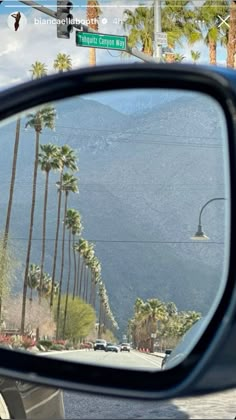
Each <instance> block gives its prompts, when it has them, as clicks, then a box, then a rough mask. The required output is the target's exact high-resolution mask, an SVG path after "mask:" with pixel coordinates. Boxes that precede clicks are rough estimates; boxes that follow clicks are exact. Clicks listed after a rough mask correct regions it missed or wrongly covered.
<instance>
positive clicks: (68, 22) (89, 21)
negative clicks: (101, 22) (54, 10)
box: [34, 18, 98, 25]
mask: <svg viewBox="0 0 236 420" xmlns="http://www.w3.org/2000/svg"><path fill="white" fill-rule="evenodd" d="M34 24H35V25H89V24H92V25H94V24H98V19H96V18H94V19H93V18H92V19H76V18H73V19H55V18H49V19H43V18H34Z"/></svg>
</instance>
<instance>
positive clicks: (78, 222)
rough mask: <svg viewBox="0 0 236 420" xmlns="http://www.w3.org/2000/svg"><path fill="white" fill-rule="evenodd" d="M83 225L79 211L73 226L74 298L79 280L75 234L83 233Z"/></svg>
mask: <svg viewBox="0 0 236 420" xmlns="http://www.w3.org/2000/svg"><path fill="white" fill-rule="evenodd" d="M82 229H83V226H82V223H81V216H80V213H79V212H78V211H77V215H76V217H75V221H74V224H73V226H72V232H71V233H72V237H73V245H72V249H73V259H74V286H73V299H74V298H75V291H76V281H77V262H76V244H75V236H76V235H81V232H82Z"/></svg>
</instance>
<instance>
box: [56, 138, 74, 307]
mask: <svg viewBox="0 0 236 420" xmlns="http://www.w3.org/2000/svg"><path fill="white" fill-rule="evenodd" d="M58 155H59V157H60V180H59V185H62V179H63V174H64V168H67V169H69V170H70V171H72V172H76V171H78V167H77V163H76V162H77V158H76V155H75V152H74V150H73V149H72V148H71V147H70V146H68V145H67V144H65V145H63V146H61V147H60V148H58ZM61 197H62V189H61V188H58V204H57V224H56V237H55V245H54V256H53V270H52V294H51V298H50V307H51V308H52V306H53V298H54V293H53V290H54V289H53V287H54V282H55V275H56V264H57V249H58V238H59V230H60V217H61Z"/></svg>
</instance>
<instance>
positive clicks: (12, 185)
mask: <svg viewBox="0 0 236 420" xmlns="http://www.w3.org/2000/svg"><path fill="white" fill-rule="evenodd" d="M20 123H21V120H20V118H17V121H16V134H15V144H14V152H13V162H12V172H11V182H10V190H9V199H8V206H7V216H6V222H5V229H4V235H3V243H2V253H1V262H0V269H1V278H2V279H4V277H5V275H4V270H5V269H6V267H5V260H6V250H7V245H8V236H9V230H10V220H11V210H12V203H13V195H14V188H15V178H16V165H17V157H18V148H19V141H20ZM1 316H2V285H1V286H0V320H1Z"/></svg>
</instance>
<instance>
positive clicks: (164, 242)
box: [9, 237, 225, 245]
mask: <svg viewBox="0 0 236 420" xmlns="http://www.w3.org/2000/svg"><path fill="white" fill-rule="evenodd" d="M9 240H14V241H28V238H21V237H19V238H9ZM86 240H87V241H88V242H95V243H124V244H132V243H133V244H154V245H155V244H199V243H202V244H203V243H204V244H216V245H224V244H225V242H224V241H154V240H146V241H145V240H140V241H139V240H118V239H111V240H109V239H91V238H87V239H86ZM32 241H42V238H33V239H32ZM47 241H55V239H52V238H50V239H46V242H47ZM59 241H60V242H61V241H62V239H59ZM65 242H69V239H65Z"/></svg>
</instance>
